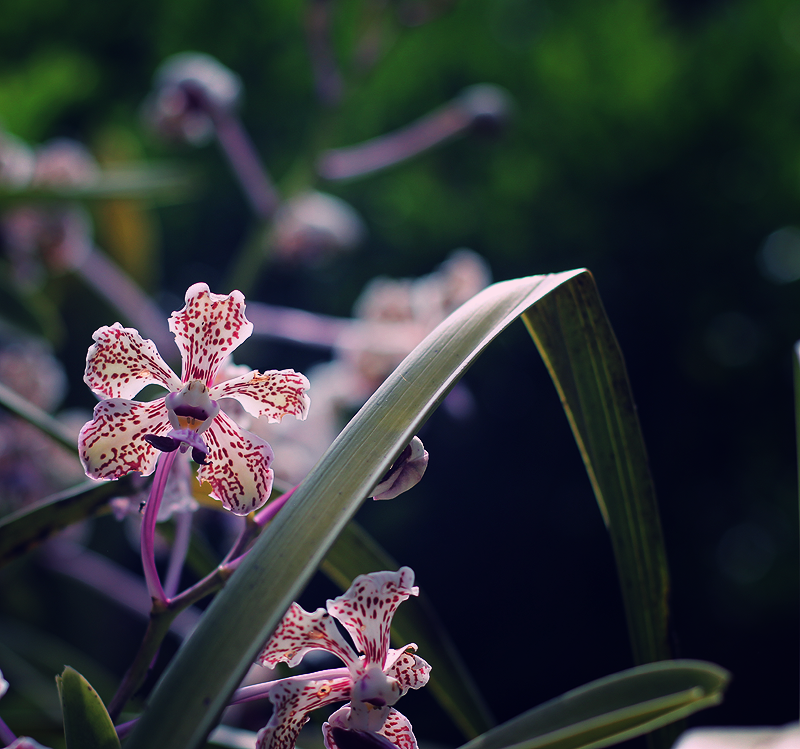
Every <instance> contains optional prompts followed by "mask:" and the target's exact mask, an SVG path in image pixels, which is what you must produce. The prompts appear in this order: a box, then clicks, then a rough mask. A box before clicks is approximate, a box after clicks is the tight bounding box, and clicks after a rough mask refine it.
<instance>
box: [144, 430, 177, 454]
mask: <svg viewBox="0 0 800 749" xmlns="http://www.w3.org/2000/svg"><path fill="white" fill-rule="evenodd" d="M144 439H145V442H149V443H150V444H151V445H152V446H153V447H155V448H156V450H161V452H162V453H171V452H173V451H174V450H177V449H178V448H179V447H180V446H181V442H180V440H176V439H173V438H172V437H165V436H164V435H158V434H146V435H145V436H144Z"/></svg>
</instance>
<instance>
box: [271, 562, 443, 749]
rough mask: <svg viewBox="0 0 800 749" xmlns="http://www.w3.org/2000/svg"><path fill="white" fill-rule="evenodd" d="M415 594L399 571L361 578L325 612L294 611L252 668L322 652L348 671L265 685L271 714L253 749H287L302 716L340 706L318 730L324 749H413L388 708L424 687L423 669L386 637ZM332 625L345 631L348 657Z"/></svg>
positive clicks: (426, 671)
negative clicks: (397, 614)
mask: <svg viewBox="0 0 800 749" xmlns="http://www.w3.org/2000/svg"><path fill="white" fill-rule="evenodd" d="M418 593H419V588H417V587H416V586H414V573H413V571H412V570H410V569H409V568H408V567H401V568H400V569H399V570H398V571H397V572H374V573H371V574H368V575H360V576H359V577H357V578H356V579H355V580H354V581H353V584H352V585H351V586H350V588H349V589H348V590H347V592H346V593H344V594H343V595H341V596H339V597H338V598H336V599H334V600H332V601H328V603H327V609H317V610H316V611H315V612H313V613H309V612H308V611H305V610H304V609H302V608H301V607H300V606H298V605H297V604H296V603H293V604H292V606H291V608H290V609H289V611H288V612H287V613H286V616H285V617H284V619H283V621H282V622H281V624H280V626H279V627H278V629H277V630H276V632H275V634H274V635H273V636H272V637H271V638H270V640H269V641H268V642H267V645H266V647H265V648H264V650H263V651H262V652H261V654H260V655H259V656H258V663H260V664H261V665H263V666H268V667H275V666H276V665H277V664H278V663H281V662H285V663H288V664H289V665H290V666H295V665H297V664H298V663H299V662H300V661H301V660H302V658H303V656H304V655H305V654H306V653H308V652H309V651H310V650H325V651H327V652H329V653H332V654H333V655H335V656H337V657H338V658H340V659H341V660H342V661H343V662H344V663H345V664H346V666H347V667H346V668H339V669H332V670H329V671H324V672H318V673H312V674H303V675H302V676H293V677H289V678H287V679H281V680H279V681H275V682H271V683H269V684H268V685H267V686H268V687H269V699H270V701H271V702H272V704H273V706H274V712H273V714H272V717H271V718H270V721H269V723H267V725H266V726H265V727H264V728H263V729H262V730H261V731H260V732H259V734H258V742H257V749H293V747H294V745H295V741H296V740H297V736H298V734H299V733H300V729H301V728H302V726H303V724H304V723H305V722H306V721H307V720H308V713H309V712H311V711H312V710H316V709H317V708H318V707H324V706H325V705H329V704H331V703H333V702H343V701H345V700H349V702H348V703H347V704H346V705H345V706H344V707H341V708H339V709H338V710H337V711H336V712H334V713H333V715H331V717H330V718H329V719H328V722H327V723H325V724H324V726H323V727H322V731H323V735H324V739H325V746H326V747H327V749H348V748H349V747H353V746H356V745H357V744H359V743H363V744H364V745H366V746H373V747H374V746H375V744H378V745H385V746H386V747H387V749H391V747H398V749H416V746H417V742H416V739H415V738H414V734H413V732H412V730H411V723H410V722H409V721H408V719H407V718H406V717H405V716H404V715H402V714H401V713H399V712H398V711H397V710H395V709H394V707H393V705H394V704H395V703H396V702H397V701H398V700H399V699H400V697H402V696H403V695H404V694H405V693H406V692H407V691H408V690H409V689H419V688H420V687H423V686H425V684H427V683H428V677H429V675H430V666H429V665H428V664H427V663H426V662H425V661H424V660H422V658H420V657H418V656H417V655H415V654H414V651H416V648H417V646H416V645H415V644H413V643H412V644H410V645H406V646H405V647H404V648H400V649H398V650H394V649H392V648H391V647H389V629H390V627H391V623H392V617H393V616H394V613H395V611H396V610H397V607H398V606H399V605H400V604H401V603H402V602H403V601H405V600H406V599H407V598H408V597H409V596H416V595H418ZM334 619H336V620H338V621H339V623H340V624H341V625H342V626H343V627H344V628H345V630H347V633H348V634H349V635H350V637H351V638H352V640H353V643H354V644H355V650H354V649H353V648H352V646H351V645H350V644H348V642H347V641H346V640H345V638H344V637H343V636H342V634H341V633H340V632H339V630H338V628H337V626H336V622H335V621H334ZM357 653H360V655H357ZM359 739H361V740H362V741H359Z"/></svg>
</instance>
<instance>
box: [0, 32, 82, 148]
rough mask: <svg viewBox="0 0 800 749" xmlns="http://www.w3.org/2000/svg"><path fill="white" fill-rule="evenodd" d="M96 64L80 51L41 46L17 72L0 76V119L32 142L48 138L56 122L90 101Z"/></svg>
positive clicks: (16, 133)
mask: <svg viewBox="0 0 800 749" xmlns="http://www.w3.org/2000/svg"><path fill="white" fill-rule="evenodd" d="M97 78H98V71H97V67H96V64H95V63H94V62H93V61H92V60H91V59H90V58H89V57H87V56H86V55H84V54H82V53H81V52H79V51H78V50H77V49H57V48H53V47H46V46H44V47H39V49H38V50H37V51H36V52H35V53H34V54H33V55H31V56H30V57H29V58H28V59H27V60H26V62H25V64H24V65H21V66H19V67H18V68H17V69H16V70H9V69H8V68H5V69H4V70H3V74H2V75H0V120H1V121H2V123H3V127H4V128H8V130H9V131H11V132H12V133H14V134H15V135H18V136H19V137H21V138H26V139H27V140H30V141H36V140H39V139H41V138H43V137H44V136H45V134H46V133H47V130H48V129H49V127H50V125H51V124H52V122H53V120H55V119H56V118H57V117H59V116H61V114H62V113H63V111H64V110H65V109H66V108H67V107H69V106H71V105H73V104H75V103H76V102H79V101H81V100H83V99H86V98H87V97H88V96H89V95H90V93H91V92H92V89H93V88H94V86H95V85H96V83H97Z"/></svg>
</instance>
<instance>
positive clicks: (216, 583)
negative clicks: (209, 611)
mask: <svg viewBox="0 0 800 749" xmlns="http://www.w3.org/2000/svg"><path fill="white" fill-rule="evenodd" d="M236 566H237V565H234V566H228V565H220V566H219V567H217V568H216V569H215V570H214V571H213V572H212V573H211V574H210V575H208V576H207V577H204V578H203V579H202V580H200V581H199V582H197V583H195V584H194V585H193V586H192V587H190V588H187V589H186V590H185V591H183V593H181V594H180V595H178V596H175V598H173V599H171V600H169V601H167V602H166V603H165V602H164V601H159V600H158V599H155V598H154V599H153V607H152V609H151V610H150V620H149V621H148V623H147V629H146V630H145V633H144V637H143V638H142V642H141V644H140V645H139V650H138V652H137V653H136V655H135V656H134V659H133V662H132V663H131V665H130V667H129V668H128V670H127V672H126V673H125V676H124V677H123V678H122V682H121V683H120V685H119V688H118V689H117V693H116V694H115V695H114V697H113V698H112V699H111V702H109V704H108V713H109V715H110V716H111V719H112V720H117V718H119V715H120V713H121V712H122V709H123V708H124V707H125V705H126V704H127V702H128V700H129V699H130V698H131V697H132V696H133V695H134V694H135V693H136V690H137V689H139V687H141V685H142V683H143V682H144V680H145V678H146V677H147V673H148V672H149V670H150V667H151V664H152V663H153V660H154V659H155V657H156V655H157V654H158V650H159V648H160V647H161V643H162V642H163V641H164V638H165V637H166V636H167V632H169V628H170V626H171V625H172V622H173V621H174V620H175V618H176V617H177V616H178V614H180V613H181V611H183V610H184V609H188V608H189V607H190V606H192V605H194V604H195V603H197V601H199V600H200V599H202V598H205V597H206V596H207V595H210V594H211V593H214V592H215V591H217V590H219V589H220V588H222V586H223V585H225V582H226V581H227V579H228V578H229V577H230V576H231V575H232V574H233V571H234V569H235V567H236Z"/></svg>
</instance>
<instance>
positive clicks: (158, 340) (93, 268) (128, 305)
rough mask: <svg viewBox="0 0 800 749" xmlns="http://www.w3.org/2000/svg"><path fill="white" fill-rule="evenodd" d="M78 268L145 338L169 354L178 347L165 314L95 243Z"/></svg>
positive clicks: (80, 273)
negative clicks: (175, 344)
mask: <svg viewBox="0 0 800 749" xmlns="http://www.w3.org/2000/svg"><path fill="white" fill-rule="evenodd" d="M75 272H76V273H78V275H80V277H81V278H82V279H83V280H84V281H85V282H86V283H87V284H88V285H89V286H91V287H92V289H94V291H96V292H97V293H98V294H99V295H100V296H102V297H103V299H105V300H106V301H107V302H109V303H110V304H111V305H112V306H113V307H114V308H116V309H117V310H119V312H121V313H122V315H123V316H124V317H125V318H126V319H127V320H128V321H129V322H130V323H131V324H132V325H133V326H134V327H135V328H137V329H138V330H139V332H141V333H142V334H143V335H144V337H145V338H150V339H151V340H152V341H153V343H155V344H156V347H157V348H158V350H159V351H161V352H165V353H166V355H167V356H169V353H170V352H171V351H175V346H174V338H173V336H172V333H170V332H169V327H168V326H167V322H166V315H164V313H163V312H162V311H161V310H160V309H159V308H158V306H157V305H156V304H155V303H154V302H153V301H152V300H151V299H150V297H149V296H147V294H145V293H144V291H143V290H142V289H140V288H139V286H138V285H137V284H136V283H135V282H134V281H133V279H132V278H131V277H130V276H129V275H128V274H127V273H125V271H124V270H122V268H120V267H119V266H118V265H117V264H116V263H115V262H114V261H113V260H111V258H109V257H108V255H106V254H105V253H104V252H102V251H101V250H99V249H97V248H96V247H94V248H92V250H91V252H90V253H89V255H88V257H87V258H86V260H85V261H84V262H83V263H81V265H80V266H79V267H77V268H76V269H75Z"/></svg>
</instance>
